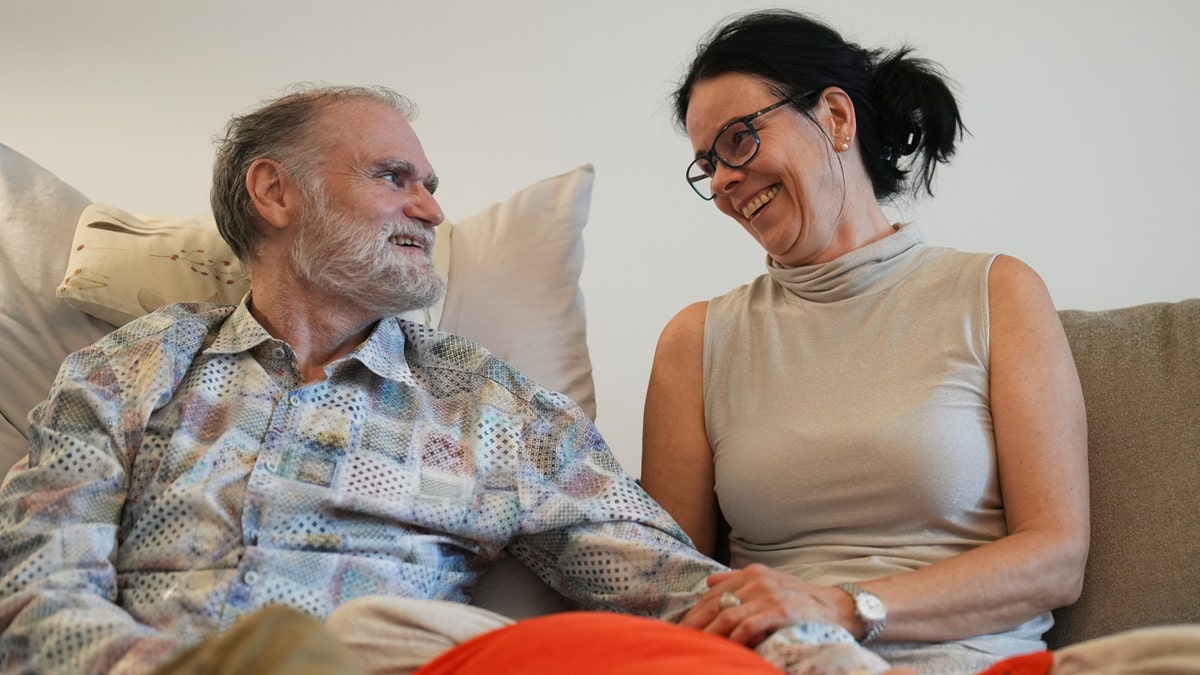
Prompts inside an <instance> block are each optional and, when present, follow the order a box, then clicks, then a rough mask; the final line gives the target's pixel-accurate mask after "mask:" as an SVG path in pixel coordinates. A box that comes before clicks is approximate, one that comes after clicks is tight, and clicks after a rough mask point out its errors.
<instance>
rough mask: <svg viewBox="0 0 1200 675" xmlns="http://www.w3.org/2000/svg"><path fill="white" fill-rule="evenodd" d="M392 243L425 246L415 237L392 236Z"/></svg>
mask: <svg viewBox="0 0 1200 675" xmlns="http://www.w3.org/2000/svg"><path fill="white" fill-rule="evenodd" d="M392 243H393V244H396V245H397V246H416V247H418V248H425V246H424V244H422V243H421V242H419V241H417V240H416V239H413V238H412V237H404V236H400V237H392Z"/></svg>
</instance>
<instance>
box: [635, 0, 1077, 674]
mask: <svg viewBox="0 0 1200 675" xmlns="http://www.w3.org/2000/svg"><path fill="white" fill-rule="evenodd" d="M675 103H676V113H677V118H678V121H679V122H680V123H681V125H682V126H683V127H684V128H685V129H686V132H687V135H688V137H689V138H690V139H691V142H692V146H693V148H694V150H695V160H694V161H693V162H692V163H691V164H690V165H689V167H688V174H687V179H688V182H689V183H690V184H691V186H692V188H693V189H694V190H695V191H696V192H697V193H698V194H699V195H700V196H701V197H702V198H704V199H711V200H712V201H713V202H714V203H715V205H716V206H717V208H718V209H720V210H721V212H722V213H724V214H726V215H728V216H729V217H730V218H732V219H733V220H735V221H737V223H738V224H739V225H741V226H742V227H743V228H744V229H745V230H746V231H747V232H748V233H749V234H750V235H751V236H752V237H754V238H755V239H756V240H757V241H758V242H759V244H760V245H761V246H762V247H763V248H764V249H765V250H766V252H767V273H766V274H765V275H763V276H761V277H759V278H758V279H756V280H754V281H753V283H751V284H749V285H747V286H744V287H741V288H738V289H735V290H733V291H731V292H730V293H728V294H726V295H723V296H720V297H717V298H714V299H713V300H711V301H709V302H700V303H696V304H693V305H691V306H689V307H687V308H685V309H684V310H683V311H681V312H680V313H679V314H678V315H677V316H675V317H674V318H673V319H672V320H671V321H670V323H669V324H668V325H667V326H666V328H665V329H664V331H663V334H662V337H661V339H660V340H659V344H658V348H657V351H656V354H655V358H654V366H653V370H652V373H651V377H650V385H649V390H648V393H647V401H646V417H645V428H644V448H643V460H642V483H643V485H644V487H645V488H646V490H647V491H648V492H649V493H650V494H651V495H652V496H653V497H654V498H655V499H657V500H658V501H659V502H660V503H662V505H663V506H665V507H666V508H667V510H668V511H670V512H671V514H672V515H674V516H675V518H676V519H677V520H678V521H679V523H680V524H681V525H682V526H683V528H684V529H685V530H686V531H687V532H688V534H689V535H691V537H692V538H693V540H694V541H695V543H696V545H697V547H699V548H700V550H701V551H703V552H705V553H707V554H709V555H714V554H715V553H716V552H717V550H718V548H719V547H720V546H721V545H722V544H723V543H724V542H725V541H726V540H725V539H724V535H723V534H718V533H719V532H720V531H721V530H720V523H721V522H722V520H723V519H724V520H726V521H727V522H728V524H729V533H728V539H727V543H728V546H729V552H730V556H731V564H732V566H733V567H734V568H735V571H733V572H730V573H727V574H720V575H715V576H714V577H713V578H712V579H710V586H711V589H710V592H709V593H708V594H707V595H706V596H705V598H704V599H703V600H702V601H701V602H700V603H699V604H698V605H697V606H696V608H695V609H693V610H692V612H691V613H690V614H689V615H688V616H687V617H686V618H685V621H684V623H685V625H692V626H696V627H703V628H705V629H706V630H708V631H710V632H715V633H719V634H724V635H729V636H730V637H732V638H734V639H736V640H739V641H742V642H746V643H748V644H754V643H755V642H756V641H758V640H760V639H762V636H764V635H765V634H767V633H768V632H770V631H771V630H773V629H775V628H777V627H780V626H782V625H786V624H789V623H794V622H796V621H802V620H818V621H824V622H828V623H833V624H838V625H841V626H843V627H845V628H846V629H847V630H848V631H850V633H851V634H853V635H854V636H855V637H856V638H858V639H859V640H861V641H862V642H864V643H869V644H870V647H871V648H872V649H874V650H875V651H876V652H877V653H879V654H880V655H882V656H884V658H886V659H887V660H889V661H891V662H892V663H895V664H904V665H913V666H916V667H917V668H918V670H920V671H921V672H923V673H924V672H975V671H978V670H982V669H984V668H986V667H988V666H989V665H990V664H992V663H994V662H996V661H998V660H1000V659H1002V658H1004V657H1006V656H1009V655H1013V654H1022V653H1027V652H1033V651H1037V650H1040V649H1043V648H1044V644H1043V643H1042V642H1041V635H1042V633H1043V632H1044V631H1045V630H1046V629H1047V628H1049V626H1050V625H1051V624H1052V619H1051V616H1050V613H1049V612H1050V610H1051V609H1053V608H1055V607H1058V606H1062V605H1066V604H1069V603H1071V602H1073V601H1074V600H1075V599H1076V598H1077V597H1078V594H1079V592H1080V588H1081V585H1082V579H1083V567H1084V561H1085V559H1086V557H1087V550H1088V497H1087V495H1088V484H1087V449H1086V423H1085V418H1084V409H1083V397H1082V393H1081V391H1080V386H1079V380H1078V376H1077V375H1076V372H1075V367H1074V362H1073V360H1072V358H1071V354H1070V351H1069V348H1068V345H1067V342H1066V338H1065V336H1064V334H1063V330H1062V327H1061V324H1060V323H1059V321H1058V317H1057V314H1056V313H1055V310H1054V306H1053V304H1052V302H1051V300H1050V297H1049V294H1048V293H1047V291H1046V288H1045V285H1044V284H1043V282H1042V281H1041V279H1040V278H1039V277H1038V276H1037V274H1036V273H1034V272H1033V270H1031V269H1030V268H1029V267H1028V266H1026V265H1025V264H1024V263H1022V262H1020V261H1019V260H1016V259H1015V258H1012V257H1009V256H1004V255H986V254H972V253H963V252H959V251H955V250H952V249H947V248H940V247H933V246H929V245H927V244H926V243H925V242H924V241H923V238H922V235H921V232H920V230H919V229H918V227H917V226H916V225H915V224H908V225H905V224H893V223H890V222H889V221H888V220H887V218H886V216H885V215H884V213H883V210H882V208H881V206H880V203H881V201H886V200H887V199H889V198H891V197H893V196H896V195H897V194H899V193H901V192H902V191H904V190H906V189H909V190H911V191H912V192H913V193H917V192H920V191H925V192H929V193H930V194H932V186H933V174H934V169H935V167H936V166H937V164H938V163H941V162H945V161H947V160H948V159H949V158H950V156H951V155H952V154H953V152H954V146H955V142H956V140H958V139H959V138H960V137H961V132H962V122H961V120H960V118H959V114H958V109H957V106H956V103H955V100H954V97H953V95H952V93H951V92H950V90H949V88H948V87H947V85H946V83H945V82H944V81H943V79H942V77H941V76H940V75H939V74H938V70H937V68H936V67H935V66H934V65H933V64H931V63H930V62H927V61H923V60H920V59H915V58H913V57H911V56H910V54H909V53H908V50H907V49H902V50H899V51H897V52H895V53H892V54H883V53H882V52H879V51H866V50H863V49H862V48H860V47H858V46H857V45H854V44H849V43H847V42H846V41H845V40H843V39H842V38H841V36H839V35H838V34H837V33H836V32H835V31H833V30H832V29H830V28H829V27H827V26H825V25H823V24H821V23H818V22H816V21H813V20H811V19H809V18H806V17H804V16H802V15H799V14H795V13H792V12H787V11H766V12H757V13H752V14H748V15H744V16H742V17H739V18H735V19H734V20H732V21H730V22H727V23H726V24H724V25H722V26H719V27H718V28H717V29H715V30H714V32H713V33H711V34H710V35H709V37H708V39H707V40H706V41H705V42H704V43H703V44H702V45H701V46H700V48H699V50H698V53H697V56H696V57H695V59H694V61H693V62H692V64H691V67H690V69H689V72H688V74H687V76H686V78H685V79H684V80H683V83H682V84H681V86H680V87H679V89H678V90H677V92H676V95H675ZM847 584H848V585H847ZM839 585H840V586H839Z"/></svg>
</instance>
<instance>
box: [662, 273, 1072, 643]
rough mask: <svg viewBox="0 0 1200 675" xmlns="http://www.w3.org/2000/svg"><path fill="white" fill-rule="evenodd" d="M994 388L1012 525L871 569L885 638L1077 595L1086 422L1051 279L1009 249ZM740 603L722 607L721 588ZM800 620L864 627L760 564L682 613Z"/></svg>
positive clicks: (738, 634)
mask: <svg viewBox="0 0 1200 675" xmlns="http://www.w3.org/2000/svg"><path fill="white" fill-rule="evenodd" d="M989 306H990V324H991V330H990V345H991V348H990V354H991V356H990V369H989V372H990V378H991V380H990V384H989V389H990V397H991V409H992V418H993V423H994V429H995V435H996V454H997V468H998V471H999V480H1000V490H1001V494H1002V496H1003V500H1004V509H1005V515H1006V519H1007V524H1008V535H1007V536H1005V537H1003V538H1001V539H999V540H997V541H995V542H992V543H990V544H986V545H984V546H981V547H979V548H977V549H974V550H972V551H969V552H967V553H964V554H962V555H958V556H955V557H953V558H950V559H948V560H944V561H941V562H938V563H935V564H933V565H930V566H928V567H925V568H922V569H919V570H915V571H912V572H906V573H902V574H896V575H892V576H889V577H883V578H880V579H874V580H863V581H861V582H859V585H860V586H861V587H863V588H864V589H866V590H868V591H871V592H873V593H875V594H876V595H878V596H879V597H881V598H882V599H883V600H884V602H885V603H886V604H887V606H888V618H887V624H886V627H885V628H884V630H883V633H882V634H881V636H880V639H882V640H894V641H930V642H938V641H946V640H953V639H960V638H966V637H971V636H975V635H982V634H986V633H993V632H997V631H1002V630H1006V629H1009V628H1012V627H1014V626H1016V625H1018V624H1020V623H1021V622H1024V621H1026V620H1028V619H1030V618H1032V617H1034V616H1036V615H1038V614H1040V613H1041V612H1044V611H1047V610H1050V609H1053V608H1055V607H1060V606H1062V605H1066V604H1070V603H1072V602H1074V601H1075V599H1076V598H1077V597H1078V596H1079V592H1080V589H1081V588H1082V583H1083V568H1084V563H1085V561H1086V559H1087V551H1088V533H1089V516H1088V469H1087V424H1086V418H1085V413H1084V407H1083V394H1082V391H1081V389H1080V385H1079V378H1078V375H1077V373H1076V371H1075V363H1074V360H1073V358H1072V356H1071V352H1070V348H1069V346H1068V344H1067V340H1066V336H1065V334H1064V332H1063V329H1062V324H1061V323H1060V322H1059V319H1058V314H1057V313H1056V312H1055V309H1054V305H1053V303H1052V302H1051V300H1050V295H1049V293H1048V292H1047V291H1046V287H1045V284H1043V282H1042V280H1041V278H1040V277H1038V275H1037V274H1036V273H1035V272H1034V271H1033V270H1032V269H1030V268H1029V267H1028V266H1027V265H1025V264H1024V263H1022V262H1020V261H1019V260H1016V259H1014V258H1010V257H1004V256H1001V257H999V258H997V259H996V261H995V262H994V263H993V265H992V269H991V273H990V275H989ZM725 591H730V592H733V593H736V594H737V595H738V596H739V597H740V598H741V599H742V601H743V604H742V605H741V606H739V607H735V608H732V609H727V610H725V611H719V610H718V608H717V598H718V597H719V596H720V594H721V593H723V592H725ZM803 619H819V620H825V621H837V622H838V623H841V624H842V625H843V626H845V627H846V628H848V629H849V630H850V631H851V632H852V633H854V634H855V635H856V636H859V637H861V636H862V635H863V627H862V625H861V622H859V621H858V620H857V619H856V618H854V615H853V608H852V603H851V601H850V596H849V595H848V594H846V593H843V592H842V591H840V590H837V589H827V588H822V587H819V586H813V585H811V584H805V583H803V582H800V581H798V580H795V579H790V578H787V575H783V574H782V573H779V572H775V571H773V570H767V569H766V568H763V567H761V566H752V568H747V569H746V570H740V571H737V572H732V573H729V574H726V575H718V576H717V577H714V578H713V579H712V588H711V590H710V591H709V593H708V594H707V595H706V596H705V600H702V601H701V602H700V603H699V604H698V605H697V606H696V608H695V609H694V610H693V612H692V613H691V614H689V616H688V617H687V618H685V621H684V622H683V623H684V624H685V625H696V626H704V627H706V628H707V629H708V630H710V631H713V632H718V633H722V634H727V635H730V636H731V637H733V638H734V639H738V640H740V641H743V642H749V643H753V642H755V641H756V640H758V639H760V638H761V636H762V635H763V634H764V633H765V632H768V631H770V630H773V629H774V628H776V627H778V626H782V625H786V624H788V623H791V622H794V621H797V620H803Z"/></svg>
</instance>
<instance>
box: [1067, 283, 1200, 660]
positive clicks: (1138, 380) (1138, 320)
mask: <svg viewBox="0 0 1200 675" xmlns="http://www.w3.org/2000/svg"><path fill="white" fill-rule="evenodd" d="M1059 315H1060V318H1061V319H1062V322H1063V327H1064V328H1065V329H1066V332H1067V338H1068V340H1069V341H1070V343H1071V350H1072V352H1073V354H1074V356H1075V363H1076V366H1077V367H1078V369H1079V378H1080V381H1081V382H1082V384H1083V395H1084V399H1085V402H1086V406H1087V416H1088V459H1089V463H1090V474H1091V495H1092V498H1091V505H1092V546H1091V553H1090V555H1089V557H1088V563H1087V570H1086V574H1085V578H1084V585H1083V595H1082V597H1081V598H1080V600H1079V601H1078V602H1077V603H1075V605H1073V606H1071V607H1067V608H1063V609H1060V610H1058V611H1056V612H1055V613H1054V615H1055V619H1056V623H1057V625H1056V626H1055V627H1054V628H1053V629H1052V630H1051V631H1050V633H1049V634H1047V638H1046V639H1047V642H1048V643H1050V646H1051V647H1052V648H1053V647H1058V646H1062V645H1067V644H1071V643H1074V642H1079V641H1081V640H1085V639H1088V638H1092V637H1098V636H1102V635H1107V634H1110V633H1113V632H1116V631H1120V630H1124V629H1128V628H1135V627H1140V626H1151V625H1159V624H1170V623H1195V622H1200V508H1197V504H1198V502H1197V494H1200V299H1194V300H1184V301H1181V302H1177V303H1154V304H1147V305H1140V306H1137V307H1128V308H1124V309H1113V310H1107V311H1100V312H1085V311H1079V310H1065V311H1062V312H1060V313H1059Z"/></svg>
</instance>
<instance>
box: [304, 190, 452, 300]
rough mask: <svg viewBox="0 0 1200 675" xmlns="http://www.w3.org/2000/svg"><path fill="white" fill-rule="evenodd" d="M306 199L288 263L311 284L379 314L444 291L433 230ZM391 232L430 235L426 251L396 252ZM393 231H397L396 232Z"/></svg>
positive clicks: (419, 238) (434, 297)
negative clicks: (365, 217)
mask: <svg viewBox="0 0 1200 675" xmlns="http://www.w3.org/2000/svg"><path fill="white" fill-rule="evenodd" d="M315 202H316V203H312V202H310V204H309V208H307V209H305V211H306V213H305V218H304V221H303V223H301V227H300V231H299V233H298V234H297V236H296V238H295V240H294V241H293V242H292V249H291V258H292V267H293V268H294V269H295V270H296V273H297V274H298V275H299V276H300V277H301V278H303V279H305V280H306V281H308V282H310V283H312V284H313V285H315V286H318V287H320V288H323V289H325V290H328V291H330V292H332V293H334V294H335V295H337V296H339V297H342V298H345V299H346V302H348V303H352V304H354V305H357V306H359V307H361V308H363V309H365V310H367V311H369V312H370V313H372V314H374V315H375V316H378V317H380V318H383V317H385V316H394V315H396V314H403V313H404V312H408V311H411V310H414V309H424V308H426V307H430V306H432V305H433V304H434V303H436V302H437V301H438V300H439V299H441V297H442V295H443V294H444V293H445V292H446V280H445V279H443V278H442V277H441V275H439V274H438V272H437V268H436V267H434V264H433V257H432V255H433V247H432V243H433V242H432V236H430V235H429V234H427V233H426V232H425V228H424V227H423V226H422V225H421V224H420V223H418V222H416V221H400V222H389V223H384V224H381V226H380V227H378V228H376V232H375V236H374V237H372V236H369V235H368V234H366V233H368V232H370V230H371V228H370V227H368V226H366V224H365V223H364V222H362V221H359V220H357V219H355V218H354V217H353V216H351V215H350V214H349V213H346V212H342V211H335V210H333V209H331V208H329V207H328V206H327V204H326V203H325V200H324V199H320V198H318V199H317V200H315ZM392 233H400V234H406V235H408V236H411V237H412V238H413V239H416V240H417V241H429V243H430V246H429V247H428V248H427V251H428V253H427V256H426V257H425V258H424V259H421V260H414V259H412V258H411V257H410V256H396V255H395V252H394V251H393V250H392V249H393V248H394V247H395V244H392V243H391V242H390V241H388V237H389V235H390V234H392ZM397 236H398V235H397Z"/></svg>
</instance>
